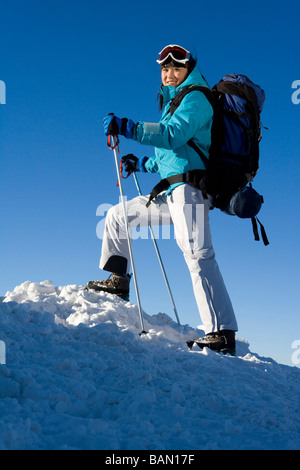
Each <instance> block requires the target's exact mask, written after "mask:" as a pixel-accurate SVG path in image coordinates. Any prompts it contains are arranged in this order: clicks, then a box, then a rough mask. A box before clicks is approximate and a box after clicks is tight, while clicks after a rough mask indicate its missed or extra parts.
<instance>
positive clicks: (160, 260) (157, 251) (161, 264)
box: [133, 172, 180, 325]
mask: <svg viewBox="0 0 300 470" xmlns="http://www.w3.org/2000/svg"><path fill="white" fill-rule="evenodd" d="M133 177H134V181H135V184H136V187H137V190H138V193H139V195H140V196H142V192H141V188H140V185H139V182H138V179H137V176H136V174H135V172H133ZM149 230H150V234H151V238H152V240H153V244H154V248H155V251H156V254H157V258H158V261H159V264H160V267H161V270H162V273H163V277H164V280H165V283H166V286H167V289H168V292H169V296H170V299H171V302H172V305H173V309H174V313H175V317H176V320H177V323H178V325H180V321H179V317H178V313H177V309H176V305H175V302H174V299H173V295H172V291H171V288H170V284H169V281H168V278H167V274H166V271H165V268H164V264H163V262H162V259H161V256H160V252H159V249H158V246H157V243H156V239H155V236H154V233H153V229H152V227H151V225H150V224H149Z"/></svg>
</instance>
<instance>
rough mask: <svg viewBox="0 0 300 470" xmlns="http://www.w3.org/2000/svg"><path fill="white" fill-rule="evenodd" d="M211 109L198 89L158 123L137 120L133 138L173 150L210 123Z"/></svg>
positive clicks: (146, 143)
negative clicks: (167, 117) (171, 114)
mask: <svg viewBox="0 0 300 470" xmlns="http://www.w3.org/2000/svg"><path fill="white" fill-rule="evenodd" d="M212 117H213V109H212V106H211V105H210V103H209V101H208V100H207V98H206V97H205V96H204V94H203V93H201V92H199V91H196V90H195V91H192V92H191V93H189V94H187V95H186V96H185V97H184V98H183V100H182V102H181V104H180V106H179V107H178V108H177V109H176V111H175V112H174V114H173V116H172V117H171V118H169V119H164V120H163V121H162V122H160V123H149V122H138V123H137V126H136V130H135V134H134V140H136V141H138V142H139V143H141V144H144V145H153V146H154V147H158V148H164V149H172V150H175V149H177V148H178V147H181V146H182V145H184V144H186V143H187V142H188V141H189V140H190V139H191V138H192V137H194V136H195V134H197V135H199V134H198V132H199V130H201V128H204V129H207V127H208V126H209V125H210V124H211V120H212Z"/></svg>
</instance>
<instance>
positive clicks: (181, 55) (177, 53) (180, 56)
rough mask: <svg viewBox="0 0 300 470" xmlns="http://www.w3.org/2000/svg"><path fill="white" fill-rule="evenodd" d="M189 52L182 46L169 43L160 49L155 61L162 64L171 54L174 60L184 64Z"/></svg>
mask: <svg viewBox="0 0 300 470" xmlns="http://www.w3.org/2000/svg"><path fill="white" fill-rule="evenodd" d="M189 53H190V51H188V50H186V49H184V47H181V46H177V45H176V44H169V45H168V46H166V47H164V49H163V50H162V51H160V53H159V55H158V60H157V61H156V62H157V63H158V64H162V63H163V62H164V61H165V60H166V59H167V58H168V57H169V56H171V57H172V59H173V60H175V62H179V63H180V64H185V63H186V62H188V60H189V59H188V54H189Z"/></svg>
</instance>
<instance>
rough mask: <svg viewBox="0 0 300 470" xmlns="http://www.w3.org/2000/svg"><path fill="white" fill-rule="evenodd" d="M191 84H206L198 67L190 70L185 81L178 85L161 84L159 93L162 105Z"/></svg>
mask: <svg viewBox="0 0 300 470" xmlns="http://www.w3.org/2000/svg"><path fill="white" fill-rule="evenodd" d="M191 85H198V86H199V85H204V86H208V85H207V83H206V81H205V80H204V78H203V77H202V75H201V73H200V72H199V70H198V69H196V68H194V69H193V70H192V72H191V73H190V74H189V75H188V76H187V78H186V79H185V81H184V82H183V83H181V84H180V85H179V86H178V87H173V86H170V85H168V86H164V85H162V86H161V89H160V93H161V94H162V96H163V102H164V105H165V104H167V103H168V102H169V101H171V100H172V99H173V98H174V97H175V96H176V95H177V94H178V93H180V92H181V91H182V90H185V89H186V88H188V87H189V86H191Z"/></svg>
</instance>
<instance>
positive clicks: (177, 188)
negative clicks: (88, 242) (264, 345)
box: [87, 45, 237, 354]
mask: <svg viewBox="0 0 300 470" xmlns="http://www.w3.org/2000/svg"><path fill="white" fill-rule="evenodd" d="M157 62H158V64H159V65H160V69H161V78H162V86H161V90H160V105H161V110H162V116H161V119H160V121H159V123H147V122H138V123H136V124H135V123H134V122H133V121H132V120H130V119H126V118H123V119H120V118H118V117H116V116H114V115H113V114H109V115H107V116H106V117H105V118H104V120H103V124H104V129H105V134H106V135H109V134H112V135H123V136H124V137H126V138H129V139H133V140H135V141H137V142H139V143H141V144H144V145H151V146H154V147H155V156H154V157H151V158H147V157H143V158H139V159H138V158H137V157H135V156H133V155H127V156H125V157H123V159H122V160H123V161H124V162H125V169H126V170H127V171H144V172H150V173H152V172H158V173H160V175H161V177H162V178H168V177H170V176H172V175H178V174H186V173H187V172H191V171H201V170H202V171H204V170H205V167H204V164H203V162H202V160H201V158H200V157H199V154H198V153H197V151H195V150H194V149H193V148H192V147H191V146H190V145H189V144H188V142H189V140H190V139H191V138H192V139H193V141H194V143H195V144H196V145H197V148H198V149H200V150H201V152H202V153H203V154H204V155H205V157H207V158H208V156H209V148H210V144H211V126H212V118H213V110H212V107H211V105H210V103H209V102H208V100H207V99H206V97H205V96H204V94H203V93H201V92H199V91H192V92H190V93H189V94H187V95H186V96H185V97H184V98H183V100H182V102H181V104H180V106H179V107H178V108H177V109H176V110H175V112H174V113H173V114H172V116H171V115H170V112H169V111H170V104H171V101H172V99H173V98H174V97H175V96H176V95H178V93H179V92H180V91H182V90H184V89H187V88H188V87H190V86H191V85H202V86H207V83H206V81H205V80H204V78H203V76H202V75H201V73H200V72H199V71H198V70H197V68H196V67H195V65H196V61H195V60H194V59H193V57H192V56H191V55H190V53H189V51H187V50H186V49H184V48H183V47H181V46H177V45H169V46H166V47H165V48H164V49H163V50H162V51H161V52H160V54H159V59H158V60H157ZM147 201H148V197H145V196H140V197H137V198H134V199H133V200H131V201H128V203H127V212H128V223H129V226H130V225H136V224H137V223H138V224H139V225H140V226H142V225H148V224H149V213H151V225H155V224H164V223H168V224H169V223H170V220H171V221H172V223H173V224H174V233H175V237H176V241H177V244H178V245H179V247H180V248H181V250H182V252H183V255H184V258H185V260H186V263H187V266H188V268H189V271H190V274H191V279H192V283H193V289H194V294H195V298H196V302H197V305H198V309H199V313H200V317H201V320H202V323H203V328H204V331H205V336H204V337H203V338H200V339H199V340H197V344H198V345H199V346H200V347H209V348H211V349H214V350H218V351H223V352H230V353H232V354H234V351H235V331H237V323H236V319H235V315H234V311H233V308H232V304H231V301H230V298H229V295H228V293H227V290H226V287H225V285H224V282H223V279H222V276H221V273H220V271H219V267H218V265H217V262H216V260H215V253H214V249H213V246H212V241H211V235H210V226H209V208H210V202H211V198H210V197H208V198H207V197H206V198H204V197H203V194H202V192H201V191H200V189H197V188H196V187H194V186H192V185H191V184H189V183H185V182H183V181H181V182H176V183H174V184H171V185H170V187H169V188H168V189H167V190H166V191H164V192H163V193H162V194H160V195H158V196H157V197H156V198H155V199H154V200H153V201H152V202H151V204H150V207H149V210H150V212H148V211H145V210H144V209H145V205H146V202H147ZM141 208H143V210H141ZM136 214H139V217H138V218H137V216H136ZM122 217H123V216H122V210H121V208H120V204H119V205H117V206H115V207H114V208H112V209H110V210H109V211H108V214H107V217H106V225H105V232H104V238H103V244H102V253H101V260H100V268H101V269H104V270H107V271H110V272H111V273H112V274H111V275H110V276H109V278H108V279H107V280H105V281H91V282H89V283H88V284H87V288H88V289H96V290H101V291H106V292H110V293H115V294H117V295H119V296H121V297H123V298H126V296H127V295H128V293H129V280H130V276H129V275H128V270H129V253H128V245H127V240H126V235H125V233H126V232H125V227H124V219H123V218H122ZM137 219H138V220H137Z"/></svg>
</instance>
